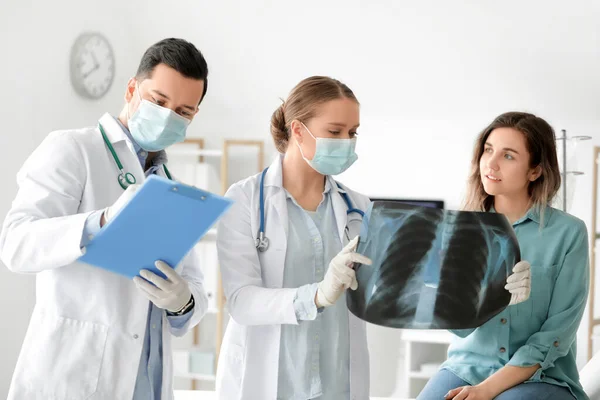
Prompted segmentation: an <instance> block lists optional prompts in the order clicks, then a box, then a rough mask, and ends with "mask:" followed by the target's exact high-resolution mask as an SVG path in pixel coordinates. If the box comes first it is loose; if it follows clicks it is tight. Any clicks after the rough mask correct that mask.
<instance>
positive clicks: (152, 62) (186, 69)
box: [135, 38, 208, 101]
mask: <svg viewBox="0 0 600 400" xmlns="http://www.w3.org/2000/svg"><path fill="white" fill-rule="evenodd" d="M159 64H165V65H167V66H168V67H171V68H173V69H174V70H175V71H177V72H179V73H180V74H181V75H183V76H185V77H186V78H192V79H197V80H201V81H204V91H203V92H202V97H201V98H200V101H202V99H203V98H204V96H205V95H206V90H207V89H208V65H206V60H205V59H204V56H203V55H202V53H200V51H199V50H198V49H197V48H196V46H194V45H193V44H191V43H190V42H188V41H186V40H183V39H174V38H170V39H163V40H161V41H160V42H158V43H155V44H154V45H152V46H151V47H150V48H148V50H146V52H145V53H144V55H143V56H142V60H141V61H140V66H139V67H138V70H137V73H136V74H135V76H136V78H137V79H138V80H144V79H146V78H149V77H151V76H152V72H153V71H154V68H156V66H157V65H159Z"/></svg>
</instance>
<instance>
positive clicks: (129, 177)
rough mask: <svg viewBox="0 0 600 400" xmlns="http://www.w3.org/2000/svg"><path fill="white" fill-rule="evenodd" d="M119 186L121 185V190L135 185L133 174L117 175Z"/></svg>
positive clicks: (122, 173)
mask: <svg viewBox="0 0 600 400" xmlns="http://www.w3.org/2000/svg"><path fill="white" fill-rule="evenodd" d="M118 179H119V185H121V187H122V188H123V189H127V188H128V187H129V186H130V185H135V183H136V182H137V180H136V179H135V176H133V174H132V173H131V172H127V173H124V172H121V173H120V174H119V177H118Z"/></svg>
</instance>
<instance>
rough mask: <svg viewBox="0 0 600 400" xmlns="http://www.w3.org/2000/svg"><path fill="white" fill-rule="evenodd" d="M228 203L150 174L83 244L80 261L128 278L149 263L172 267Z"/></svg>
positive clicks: (195, 189)
mask: <svg viewBox="0 0 600 400" xmlns="http://www.w3.org/2000/svg"><path fill="white" fill-rule="evenodd" d="M231 205H232V201H231V200H230V199H227V198H225V197H222V196H218V195H215V194H212V193H209V192H205V191H203V190H200V189H198V188H195V187H193V186H188V185H185V184H182V183H180V182H174V181H171V180H169V179H166V178H163V177H160V176H157V175H151V176H149V177H148V178H147V179H146V181H145V182H144V184H143V185H142V186H141V187H140V188H139V189H138V190H137V192H136V193H135V195H134V196H133V197H132V199H131V200H130V202H129V203H127V204H126V205H125V207H123V208H122V209H121V210H120V211H119V212H118V213H117V214H116V215H115V217H114V218H113V219H111V221H110V222H109V223H108V224H106V225H105V226H104V227H102V229H101V230H100V231H99V232H98V234H97V235H96V236H95V238H94V239H93V240H92V241H91V242H90V243H89V244H88V246H86V249H85V254H83V256H81V257H80V258H79V261H81V262H84V263H86V264H90V265H93V266H96V267H100V268H103V269H105V270H108V271H112V272H115V273H117V274H121V275H124V276H126V277H129V278H133V277H134V276H136V275H139V272H140V270H142V269H147V270H150V271H152V272H154V273H156V274H157V275H159V276H162V277H164V275H163V273H162V272H160V271H159V270H158V269H157V268H156V267H155V266H154V263H155V262H156V261H157V260H162V261H164V262H166V263H167V264H169V265H170V266H171V267H173V268H175V267H176V266H177V265H178V264H179V263H180V262H181V260H182V259H183V258H184V257H185V255H186V254H187V253H188V252H189V251H190V250H191V249H192V248H193V247H194V246H195V245H196V243H197V242H198V241H199V240H200V239H201V238H202V236H204V235H205V234H206V232H207V231H208V230H209V229H210V228H211V227H212V226H213V225H214V223H215V222H216V221H217V220H218V219H219V218H220V217H221V216H222V215H223V214H224V213H225V211H227V210H228V209H229V207H230V206H231Z"/></svg>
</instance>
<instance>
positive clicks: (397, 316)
mask: <svg viewBox="0 0 600 400" xmlns="http://www.w3.org/2000/svg"><path fill="white" fill-rule="evenodd" d="M440 219H441V213H440V212H439V211H436V210H424V212H421V213H414V214H412V215H410V216H408V217H407V218H406V220H405V221H404V223H403V225H402V229H399V230H397V231H396V233H395V234H394V236H393V237H392V240H391V243H390V246H389V247H388V249H387V254H386V257H385V259H384V260H383V262H382V263H381V267H380V268H379V273H378V275H377V277H376V278H375V282H374V285H375V287H378V288H382V289H380V290H377V291H376V292H375V293H373V296H372V297H371V298H370V300H369V303H368V305H367V313H369V314H371V315H372V316H373V317H375V318H378V319H385V320H391V319H393V320H395V321H396V322H397V323H399V322H400V321H402V320H405V319H406V318H412V317H414V314H415V311H416V307H417V304H418V300H419V294H420V292H419V288H418V287H416V286H415V287H411V286H410V285H409V282H410V281H411V280H412V279H413V278H414V276H415V275H416V274H418V273H419V267H420V266H421V261H422V260H423V258H424V257H425V255H426V254H427V253H428V252H429V250H430V249H431V246H432V245H433V241H434V239H435V231H436V227H437V224H438V223H439V221H440ZM383 288H385V289H383ZM399 294H400V296H399Z"/></svg>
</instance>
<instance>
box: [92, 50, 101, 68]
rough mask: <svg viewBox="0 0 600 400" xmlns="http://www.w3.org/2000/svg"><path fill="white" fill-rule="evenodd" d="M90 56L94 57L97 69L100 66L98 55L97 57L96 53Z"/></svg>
mask: <svg viewBox="0 0 600 400" xmlns="http://www.w3.org/2000/svg"><path fill="white" fill-rule="evenodd" d="M90 54H91V55H92V58H93V59H94V65H95V66H96V67H98V66H99V63H98V59H97V58H96V55H95V54H94V53H90Z"/></svg>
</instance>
